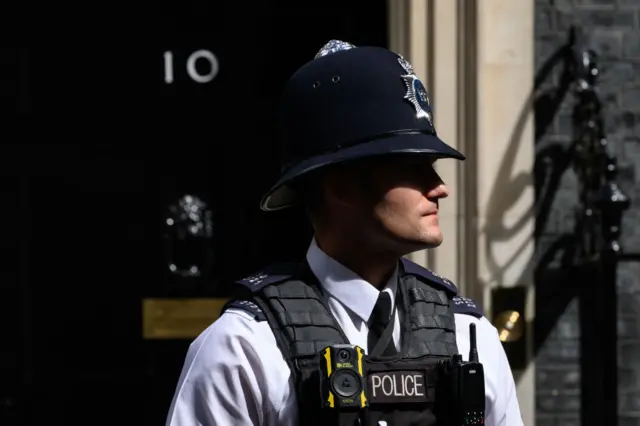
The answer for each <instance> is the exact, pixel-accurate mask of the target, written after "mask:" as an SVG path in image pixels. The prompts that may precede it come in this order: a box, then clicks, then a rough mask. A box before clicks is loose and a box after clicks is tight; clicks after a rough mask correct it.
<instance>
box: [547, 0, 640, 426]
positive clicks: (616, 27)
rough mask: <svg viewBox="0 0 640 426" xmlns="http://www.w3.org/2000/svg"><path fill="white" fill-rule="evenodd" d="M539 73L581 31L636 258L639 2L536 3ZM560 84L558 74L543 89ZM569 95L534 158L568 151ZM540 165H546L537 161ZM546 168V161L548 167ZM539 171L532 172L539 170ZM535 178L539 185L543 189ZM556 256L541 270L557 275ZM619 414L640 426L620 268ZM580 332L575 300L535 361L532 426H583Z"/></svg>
mask: <svg viewBox="0 0 640 426" xmlns="http://www.w3.org/2000/svg"><path fill="white" fill-rule="evenodd" d="M535 3H536V11H535V15H536V16H535V37H536V40H535V43H536V53H535V59H536V69H538V70H539V69H540V67H541V66H542V64H543V63H544V62H545V61H546V60H547V59H548V58H549V57H550V56H551V55H552V54H553V53H554V52H555V51H556V50H557V49H558V48H559V47H561V46H562V45H563V44H564V42H565V40H566V39H567V31H568V29H569V27H570V25H571V24H574V23H575V24H579V25H580V26H581V27H582V28H583V30H584V37H585V40H586V41H587V43H588V45H589V46H591V47H592V48H594V49H595V50H596V51H597V52H598V53H599V63H600V68H601V77H600V79H599V87H600V94H601V99H602V101H603V103H604V105H605V120H606V125H605V128H606V132H607V137H608V138H609V139H610V141H611V143H612V146H613V148H614V150H615V152H616V154H617V155H618V159H619V164H620V176H619V183H620V185H621V187H622V188H623V189H624V190H625V191H626V193H627V194H628V195H629V196H630V197H631V198H632V202H633V201H635V203H633V204H632V207H631V209H630V210H629V211H627V213H626V214H625V217H624V222H623V236H622V238H621V243H622V245H623V248H624V249H625V250H626V251H628V252H635V253H638V252H640V226H639V225H640V26H639V25H640V22H639V21H640V0H536V2H535ZM557 82H558V72H556V73H554V74H553V75H551V76H550V77H549V78H548V81H546V82H545V83H544V84H543V85H542V87H541V89H543V90H544V88H545V87H552V86H553V85H554V84H557ZM572 106H573V102H572V96H571V94H570V93H569V94H568V95H567V96H566V97H565V100H564V102H563V104H562V106H561V107H560V108H559V110H558V112H557V114H556V115H555V118H554V120H553V122H552V123H551V124H550V125H549V126H548V127H547V128H546V131H545V132H544V133H543V135H542V136H541V137H540V138H539V140H538V141H537V145H536V152H537V154H541V153H543V152H544V151H545V150H546V149H549V148H552V147H559V148H562V149H565V148H566V147H567V146H568V144H569V142H570V140H571V137H572V125H571V108H572ZM540 161H541V162H542V163H544V160H540ZM546 161H550V160H546ZM542 163H539V164H537V168H540V167H541V164H542ZM541 179H542V178H541V177H540V175H538V176H537V182H536V183H537V185H538V186H542V182H541V181H540V180H541ZM577 184H578V182H577V179H576V176H575V174H574V173H573V171H572V170H571V168H570V167H569V168H567V169H566V170H564V172H563V174H562V176H561V177H560V180H559V184H558V188H557V190H556V191H555V193H554V194H553V197H552V198H553V201H552V202H551V211H550V212H549V215H548V219H547V220H546V222H545V223H544V224H542V223H539V227H538V239H537V256H538V258H541V257H542V256H543V255H544V253H546V252H547V251H549V250H550V249H551V248H552V247H553V244H554V242H556V241H557V240H558V239H559V238H560V237H561V236H562V235H564V234H571V233H572V230H573V226H574V223H575V220H574V216H573V215H574V212H575V207H576V203H577V194H578V188H577ZM559 257H560V255H558V256H555V257H554V260H552V261H551V262H550V263H549V264H548V265H547V266H546V267H545V268H547V269H552V268H559V267H560V264H559V262H560V261H559V260H558V259H559ZM618 294H619V316H618V334H619V375H618V377H619V407H618V412H619V415H620V423H619V424H620V425H623V426H640V264H639V263H631V262H629V263H623V264H621V265H620V267H619V270H618ZM579 359H580V324H579V309H578V303H577V301H576V300H572V301H571V302H570V303H569V304H568V305H567V307H566V308H564V311H563V313H561V314H560V315H559V318H558V320H557V321H555V324H554V326H553V327H552V329H551V331H550V333H549V334H548V335H547V336H546V338H544V339H543V342H542V344H541V345H540V347H539V350H538V354H537V359H536V363H537V378H536V397H537V401H536V402H537V404H536V407H537V412H536V416H537V425H539V426H542V425H544V426H555V425H563V426H569V425H579V424H580V369H579Z"/></svg>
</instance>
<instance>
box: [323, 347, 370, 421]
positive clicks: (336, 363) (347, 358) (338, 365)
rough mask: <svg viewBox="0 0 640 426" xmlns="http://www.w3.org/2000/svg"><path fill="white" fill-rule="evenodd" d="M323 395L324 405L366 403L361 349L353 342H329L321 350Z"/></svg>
mask: <svg viewBox="0 0 640 426" xmlns="http://www.w3.org/2000/svg"><path fill="white" fill-rule="evenodd" d="M322 357H323V358H322V362H321V366H322V382H321V387H322V395H323V401H324V407H325V408H329V409H332V408H335V409H359V408H363V407H367V406H368V404H369V402H368V401H367V397H366V393H365V386H366V381H365V378H364V372H363V362H364V360H363V358H364V351H363V350H362V348H360V347H358V346H353V345H332V346H329V347H327V348H325V349H323V351H322Z"/></svg>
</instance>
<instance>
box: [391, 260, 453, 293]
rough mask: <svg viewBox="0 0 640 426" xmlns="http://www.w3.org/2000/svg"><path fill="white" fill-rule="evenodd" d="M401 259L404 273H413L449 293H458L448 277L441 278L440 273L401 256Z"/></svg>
mask: <svg viewBox="0 0 640 426" xmlns="http://www.w3.org/2000/svg"><path fill="white" fill-rule="evenodd" d="M401 261H402V266H403V268H404V272H405V274H408V275H415V276H417V277H420V278H423V279H425V280H427V281H430V282H432V283H434V284H436V285H438V286H439V287H441V288H443V289H444V290H446V291H448V292H449V293H453V294H454V295H457V294H458V287H456V286H455V285H454V284H453V283H452V282H451V281H449V280H448V279H446V278H442V277H441V276H440V275H438V274H436V273H435V272H432V271H430V270H428V269H427V268H423V267H422V266H420V265H418V264H417V263H414V262H412V261H410V260H409V259H405V258H402V260H401Z"/></svg>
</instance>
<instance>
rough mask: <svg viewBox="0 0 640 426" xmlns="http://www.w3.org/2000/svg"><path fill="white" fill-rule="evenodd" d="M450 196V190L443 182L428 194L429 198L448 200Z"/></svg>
mask: <svg viewBox="0 0 640 426" xmlns="http://www.w3.org/2000/svg"><path fill="white" fill-rule="evenodd" d="M448 196H449V188H447V185H445V184H444V183H442V182H441V183H440V184H439V185H438V186H436V187H435V188H433V189H432V190H431V191H429V193H428V194H427V198H447V197H448Z"/></svg>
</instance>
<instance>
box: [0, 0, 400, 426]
mask: <svg viewBox="0 0 640 426" xmlns="http://www.w3.org/2000/svg"><path fill="white" fill-rule="evenodd" d="M223 3H224V5H222V3H220V2H212V1H209V2H202V1H200V2H197V1H193V2H186V3H185V2H180V3H171V4H169V3H167V4H166V5H159V4H155V5H154V9H153V10H132V9H131V7H130V6H128V7H127V8H125V7H122V8H117V9H116V8H115V6H114V7H113V9H111V10H99V11H98V10H96V11H84V10H83V11H79V10H75V11H64V13H63V11H60V10H55V11H51V21H50V22H48V23H47V24H41V23H39V22H38V23H36V22H30V20H29V19H27V18H23V19H21V20H20V21H19V22H22V23H24V24H25V27H24V28H30V29H33V30H34V31H35V30H36V29H38V30H39V31H40V34H42V35H43V37H41V38H40V39H39V40H40V41H39V42H38V44H30V43H28V42H27V40H31V39H30V38H28V37H27V36H26V35H25V36H24V37H25V39H24V40H23V41H24V46H22V47H16V48H12V49H4V50H2V51H1V54H2V62H0V65H2V70H1V71H2V73H3V74H2V75H3V85H2V86H0V90H2V102H3V104H2V107H3V112H5V117H6V118H7V120H6V123H7V124H6V126H5V131H6V134H5V138H4V139H3V143H2V145H0V149H1V150H2V152H1V154H0V161H2V166H3V167H2V172H1V173H2V176H3V179H2V190H3V194H6V196H5V197H3V199H2V211H3V213H2V219H3V221H2V228H1V230H2V233H3V238H2V250H3V252H2V253H3V255H4V256H3V260H4V262H3V263H6V265H4V266H3V268H2V270H1V271H0V274H1V275H0V278H1V279H2V284H1V286H0V291H2V294H0V303H1V304H2V306H0V308H1V310H0V315H2V319H3V326H6V325H7V324H9V325H10V326H9V327H8V328H9V331H8V332H7V333H6V334H5V336H6V339H4V340H3V343H2V358H0V361H1V363H2V364H1V368H2V370H1V374H2V380H0V398H1V399H2V401H1V402H2V405H0V415H1V416H2V417H1V418H0V423H2V424H3V425H7V426H13V425H38V424H45V423H46V424H54V423H60V424H66V425H75V424H87V423H90V424H93V425H113V424H145V425H158V424H163V423H164V420H165V416H166V413H167V409H168V407H169V403H170V399H171V396H172V395H173V391H174V387H175V384H176V382H177V378H178V374H179V371H180V368H181V366H182V362H183V358H184V355H185V352H186V349H187V347H188V345H189V343H190V339H181V340H159V341H149V340H145V339H143V338H142V333H141V327H142V326H141V300H142V299H143V298H148V297H158V298H163V297H164V298H183V297H210V296H217V297H224V296H225V295H227V294H228V288H229V283H230V282H231V281H232V280H233V278H238V277H241V276H242V275H244V274H247V273H249V272H251V271H254V270H255V269H257V268H259V267H260V266H263V265H264V264H268V263H271V262H273V261H277V260H280V259H284V258H287V257H288V256H290V255H293V254H294V253H300V251H301V250H304V249H305V247H306V245H307V244H308V241H309V238H310V235H311V233H310V230H309V229H308V227H306V224H305V223H306V222H305V219H304V217H303V216H302V215H301V214H300V212H296V211H291V212H284V213H273V214H264V213H261V212H260V211H259V209H258V201H259V198H260V195H261V194H262V193H263V192H264V191H265V190H266V189H267V188H268V186H269V185H270V184H271V183H272V182H273V181H274V179H275V177H276V175H277V173H278V171H279V165H278V163H277V162H278V158H279V149H278V145H277V142H276V140H275V127H274V114H275V105H276V103H277V100H278V96H279V93H280V90H281V88H282V85H283V84H284V82H285V81H286V79H287V78H288V77H289V75H290V74H291V73H292V72H293V71H294V70H295V69H296V68H297V67H298V66H300V65H301V64H302V63H304V62H305V61H307V60H309V59H311V58H312V57H313V55H314V54H315V52H316V51H317V50H318V49H319V48H320V47H321V46H322V44H324V43H325V42H326V41H328V40H329V39H331V38H338V39H344V40H348V41H351V42H352V43H354V44H359V45H365V44H366V45H381V46H384V45H386V43H387V36H386V35H387V24H386V1H384V0H376V1H371V0H368V1H365V0H354V1H350V2H343V3H341V4H338V3H335V4H334V5H332V4H328V3H327V2H319V1H316V2H295V3H294V2H291V3H292V4H291V5H287V6H285V5H283V3H286V2H281V1H275V0H274V1H271V2H253V4H248V3H247V2H223ZM67 12H69V13H67ZM71 12H73V13H76V14H77V13H81V14H83V16H82V18H83V19H84V20H81V19H76V18H73V19H72V15H73V14H70V13H71ZM42 13H44V11H43V12H42ZM47 13H49V11H47ZM25 16H26V15H25ZM89 16H90V17H91V19H89ZM54 17H55V19H53V18H54ZM167 52H170V53H169V54H167ZM208 52H210V53H213V54H214V55H215V58H216V60H217V64H218V65H219V68H218V72H217V74H216V76H215V78H214V79H213V80H212V81H210V82H208V83H207V82H206V83H199V82H196V81H194V78H193V75H196V79H198V78H200V79H204V80H206V75H207V74H208V73H210V72H211V70H212V69H211V60H210V57H209V59H207V58H208V56H207V55H209V53H208ZM194 53H195V60H193V61H192V62H193V67H194V68H193V69H192V70H191V71H192V72H191V74H192V75H191V76H190V75H189V73H188V72H187V64H188V62H189V57H190V56H192V55H194ZM192 59H194V57H192ZM169 64H170V66H172V67H173V68H172V71H173V73H172V75H171V73H168V71H167V67H168V66H169ZM203 76H204V77H203ZM167 80H169V81H171V82H170V83H167ZM188 194H189V195H193V196H197V197H198V198H199V199H200V200H202V201H203V202H206V203H207V212H208V215H209V216H208V217H209V219H210V223H211V227H210V229H208V234H207V235H208V237H206V238H203V239H202V240H199V241H196V242H195V246H190V247H189V248H186V249H184V250H183V251H181V250H182V249H181V247H182V246H179V245H175V244H169V243H167V239H166V238H165V236H166V233H167V218H168V217H169V215H170V212H169V208H170V207H171V206H172V205H175V204H176V203H177V202H178V201H179V200H180V199H181V198H182V197H184V196H185V195H188ZM301 228H302V229H305V232H300V231H299V229H301ZM194 247H196V249H195V250H194ZM198 247H199V250H198ZM185 253H187V255H185ZM189 256H194V258H196V262H200V264H201V265H204V266H206V267H205V268H204V269H203V270H202V271H201V275H200V277H199V278H193V277H192V279H189V278H185V277H184V276H181V275H180V274H176V273H172V272H171V270H170V269H169V266H168V265H169V264H170V263H171V262H172V261H174V260H176V259H178V262H177V263H178V264H179V265H178V266H180V267H183V266H184V265H188V264H189V262H190V261H191V260H193V259H189V258H188V257H189Z"/></svg>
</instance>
